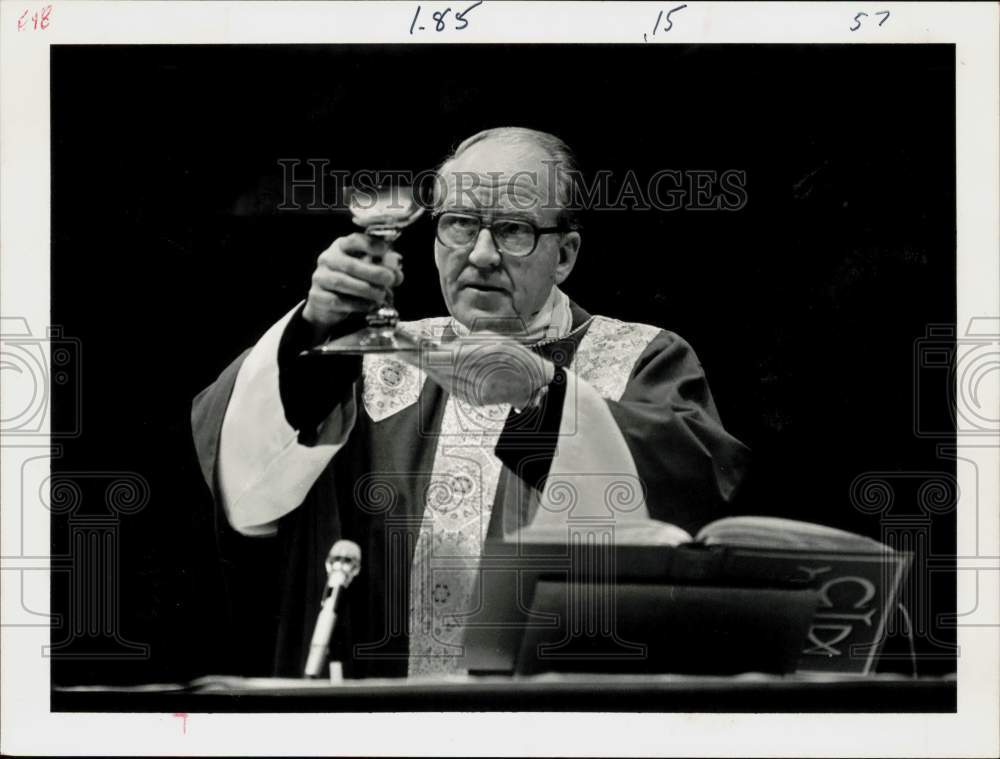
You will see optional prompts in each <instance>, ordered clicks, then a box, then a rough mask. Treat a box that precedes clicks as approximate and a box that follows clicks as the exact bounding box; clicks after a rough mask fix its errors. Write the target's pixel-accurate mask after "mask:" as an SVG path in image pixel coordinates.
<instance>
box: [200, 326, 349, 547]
mask: <svg viewBox="0 0 1000 759" xmlns="http://www.w3.org/2000/svg"><path fill="white" fill-rule="evenodd" d="M298 308H299V306H296V307H295V308H294V309H292V310H291V311H290V312H289V313H288V314H286V315H285V316H284V317H283V318H282V319H281V320H280V321H278V323H277V324H275V325H274V326H273V327H271V328H270V329H269V330H268V331H267V332H266V333H265V334H264V336H263V337H262V338H261V339H260V341H258V343H257V344H256V345H255V346H254V347H253V348H252V349H251V351H250V353H249V354H248V355H247V357H246V359H245V360H244V362H243V365H242V366H241V367H240V370H239V373H238V374H237V376H236V383H235V385H234V387H233V393H232V396H231V398H230V400H229V405H228V407H227V409H226V416H225V419H224V420H223V422H222V435H221V439H220V441H219V459H218V475H217V477H218V480H217V484H218V488H219V492H220V497H221V500H222V505H223V508H224V510H225V513H226V517H227V519H228V520H229V523H230V524H231V525H232V526H233V528H234V529H235V530H236V531H238V532H240V533H242V534H244V535H261V536H264V535H273V534H274V533H276V532H277V524H276V523H277V520H278V519H279V518H280V517H282V516H284V515H285V514H287V513H288V512H290V511H292V510H293V509H295V508H296V507H297V506H299V504H301V503H302V501H303V500H304V499H305V497H306V494H307V493H308V492H309V489H310V488H311V487H312V486H313V483H315V482H316V479H317V478H318V477H319V475H320V474H321V473H322V471H323V470H324V469H325V468H326V466H327V464H329V463H330V460H331V459H332V458H333V457H334V455H335V454H336V453H337V451H339V450H340V449H341V448H342V447H343V445H344V443H345V442H346V441H347V437H348V435H349V434H350V432H351V430H352V429H353V427H354V422H355V419H356V418H357V404H356V403H355V400H354V393H351V396H350V399H349V400H348V401H347V402H346V403H342V404H339V405H338V406H336V407H335V408H334V410H333V411H332V412H331V413H330V415H329V416H328V417H327V418H326V419H325V420H324V422H323V423H322V425H321V426H320V429H319V438H318V440H317V441H316V445H314V446H305V445H301V444H300V443H299V442H298V434H297V432H296V430H294V429H293V428H292V427H291V426H290V425H289V424H288V421H287V420H286V419H285V412H284V409H283V408H282V404H281V395H280V391H279V386H278V345H279V344H280V342H281V337H282V334H283V333H284V331H285V328H286V327H287V325H288V322H289V321H290V320H291V318H292V316H293V315H294V314H295V312H296V311H297V310H298Z"/></svg>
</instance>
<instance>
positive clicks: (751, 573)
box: [507, 516, 911, 674]
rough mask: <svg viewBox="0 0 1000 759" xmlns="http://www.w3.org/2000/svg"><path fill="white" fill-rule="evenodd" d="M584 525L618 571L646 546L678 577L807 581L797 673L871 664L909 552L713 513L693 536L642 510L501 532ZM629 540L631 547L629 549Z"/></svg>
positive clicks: (828, 531) (578, 530) (744, 582)
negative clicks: (807, 614)
mask: <svg viewBox="0 0 1000 759" xmlns="http://www.w3.org/2000/svg"><path fill="white" fill-rule="evenodd" d="M602 529H603V530H604V531H605V535H604V537H603V539H602V538H601V537H600V532H601V530H602ZM585 534H587V535H589V536H590V537H589V538H587V540H590V541H593V540H594V535H595V534H597V536H598V537H597V541H598V542H603V543H605V544H608V543H610V544H612V545H613V546H614V547H615V550H616V551H618V552H619V553H621V555H622V556H623V557H625V558H623V559H621V560H619V561H618V567H619V570H620V572H621V573H623V574H627V573H628V572H629V571H630V566H629V564H630V563H631V564H632V565H633V566H634V565H636V563H638V562H647V563H648V561H649V560H650V559H649V554H650V552H651V551H652V553H653V554H654V555H655V557H656V558H655V559H654V560H655V562H656V567H657V569H656V574H658V575H660V576H661V577H663V578H665V579H666V581H667V582H671V583H674V584H677V585H703V586H713V587H734V586H757V587H783V588H789V587H802V588H811V589H813V590H814V591H815V592H816V594H817V604H816V611H815V613H814V615H813V619H812V622H811V624H810V625H809V628H808V631H807V634H806V640H805V644H804V646H803V649H802V652H801V656H800V658H799V664H798V671H800V672H848V673H858V674H868V673H869V672H871V671H872V669H873V667H874V663H875V657H876V655H877V653H878V651H879V649H880V648H881V645H882V643H883V641H884V639H885V637H886V634H887V625H888V624H889V623H890V620H892V619H894V618H895V611H896V598H897V596H898V593H899V588H900V585H901V583H902V581H903V578H904V576H905V574H906V571H907V569H908V568H909V564H910V560H911V555H910V554H909V553H906V552H902V551H894V550H893V549H892V548H890V547H889V546H886V545H883V544H882V543H880V542H879V541H877V540H873V539H871V538H868V537H865V536H863V535H856V534H854V533H850V532H846V531H844V530H839V529H836V528H833V527H827V526H824V525H819V524H812V523H809V522H801V521H797V520H791V519H781V518H777V517H764V516H739V517H727V518H724V519H719V520H716V521H714V522H712V523H710V524H708V525H706V526H705V527H703V528H702V529H701V530H699V531H698V533H697V534H696V535H693V536H692V535H691V534H690V533H688V532H687V531H685V530H683V529H681V528H680V527H677V526H676V525H672V524H667V523H665V522H657V521H654V520H648V519H644V520H635V521H632V522H628V521H625V522H620V523H617V524H615V525H613V526H610V525H609V526H606V527H603V528H601V527H598V526H596V525H591V526H586V525H582V524H581V525H563V526H561V527H556V526H546V527H544V528H538V527H533V526H532V527H528V528H526V529H524V530H522V531H520V532H519V533H517V534H516V535H514V536H508V537H507V541H514V542H520V543H521V544H522V545H524V546H525V547H527V548H530V547H531V546H537V547H538V548H541V547H542V545H548V546H553V545H559V544H562V545H566V544H567V543H570V544H572V543H576V542H580V541H581V537H580V536H582V535H585ZM630 547H635V549H634V550H632V553H631V554H630V553H629V551H630ZM657 547H663V549H665V550H656V549H657ZM630 556H631V558H629V557H630Z"/></svg>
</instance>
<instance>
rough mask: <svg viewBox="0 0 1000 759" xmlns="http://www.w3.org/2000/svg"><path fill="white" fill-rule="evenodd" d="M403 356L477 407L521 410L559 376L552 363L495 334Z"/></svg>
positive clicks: (472, 336)
mask: <svg viewBox="0 0 1000 759" xmlns="http://www.w3.org/2000/svg"><path fill="white" fill-rule="evenodd" d="M399 356H400V358H402V359H403V360H405V361H407V362H408V363H410V364H412V365H413V366H415V367H417V368H419V369H421V370H423V371H424V372H425V373H426V374H427V376H428V377H430V378H431V379H432V380H433V381H434V382H436V383H437V384H438V385H440V386H441V387H442V388H444V389H445V390H446V391H447V392H449V393H451V394H452V395H454V396H455V397H457V398H459V399H460V400H463V401H465V402H467V403H471V404H472V405H474V406H488V405H493V404H500V403H509V404H510V405H511V406H513V407H514V408H516V409H523V408H524V407H525V406H527V405H528V403H529V402H530V401H531V399H532V398H533V397H534V395H535V393H537V392H538V391H539V390H540V389H541V388H542V387H545V386H546V385H548V384H549V383H550V382H551V381H552V377H553V376H554V374H555V365H554V364H553V363H552V362H551V361H548V360H547V359H544V358H542V357H541V356H539V355H538V354H537V353H533V352H532V351H530V350H528V349H527V348H525V347H524V346H523V345H521V343H519V342H517V341H516V340H513V339H511V338H510V337H506V336H504V335H500V334H497V333H495V332H476V333H473V334H471V335H468V336H467V337H460V338H458V339H456V340H452V341H450V342H448V343H445V344H443V345H440V346H436V347H433V348H425V349H423V350H421V351H419V352H412V353H408V352H403V353H400V354H399Z"/></svg>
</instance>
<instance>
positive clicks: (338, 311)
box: [302, 232, 403, 344]
mask: <svg viewBox="0 0 1000 759" xmlns="http://www.w3.org/2000/svg"><path fill="white" fill-rule="evenodd" d="M402 281H403V267H402V257H401V256H400V255H399V254H398V253H396V252H395V251H392V250H389V247H388V245H387V243H386V242H385V241H383V240H379V239H378V238H374V237H370V236H369V235H366V234H362V233H360V232H356V233H354V234H352V235H348V236H347V237H338V238H337V239H336V240H334V241H333V244H332V245H331V246H330V247H329V248H327V249H326V250H324V251H323V252H322V253H321V254H320V256H319V258H318V259H317V261H316V270H315V271H314V272H313V275H312V286H311V287H310V288H309V296H308V298H307V299H306V305H305V308H304V309H303V310H302V318H303V319H305V321H306V322H308V323H309V324H311V325H312V327H313V333H314V338H315V343H316V344H318V343H320V342H322V341H323V340H324V339H325V338H326V335H327V334H328V333H329V331H330V330H331V329H332V328H333V327H335V326H336V325H337V324H339V323H340V322H342V321H343V320H344V319H346V318H347V317H348V316H350V315H351V314H355V313H367V312H368V311H370V310H371V309H372V307H373V306H375V305H379V304H381V303H383V302H384V301H385V298H386V295H387V294H388V288H390V287H395V286H397V285H399V284H400V283H401V282H402Z"/></svg>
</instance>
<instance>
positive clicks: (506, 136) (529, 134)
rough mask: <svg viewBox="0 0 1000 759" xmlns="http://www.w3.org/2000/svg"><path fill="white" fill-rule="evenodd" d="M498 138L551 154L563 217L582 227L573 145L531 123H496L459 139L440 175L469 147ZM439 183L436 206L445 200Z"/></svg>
mask: <svg viewBox="0 0 1000 759" xmlns="http://www.w3.org/2000/svg"><path fill="white" fill-rule="evenodd" d="M488 140H494V141H496V142H500V143H503V144H505V145H511V146H515V147H523V146H527V147H533V148H538V149H540V150H541V151H542V152H543V153H545V154H546V155H547V156H548V160H547V161H546V164H547V165H550V166H551V167H552V169H553V171H554V172H555V177H556V182H555V185H556V201H557V202H558V203H559V206H560V212H559V216H560V221H561V222H562V223H564V224H565V225H566V227H567V228H569V229H580V227H581V224H580V218H579V213H578V209H577V207H576V204H575V199H576V196H577V191H578V188H579V184H580V167H579V165H578V163H577V160H576V156H575V155H574V154H573V151H572V150H570V148H569V145H567V144H566V143H565V142H563V141H562V140H561V139H559V138H558V137H556V136H555V135H554V134H549V133H548V132H541V131H539V130H537V129H528V128H527V127H494V128H493V129H484V130H483V131H482V132H478V133H476V134H474V135H472V136H471V137H467V138H466V139H464V140H462V142H460V143H459V145H458V147H456V148H455V149H454V150H453V151H452V152H451V155H449V156H448V157H447V158H445V159H444V160H443V161H442V162H441V164H440V165H439V166H438V168H437V172H436V174H437V177H438V178H442V177H443V176H444V169H445V167H446V166H447V165H448V164H449V163H451V162H452V161H454V160H455V159H456V158H458V157H459V156H461V155H462V154H463V153H465V152H466V151H467V150H468V149H469V148H471V147H472V146H474V145H478V144H479V143H481V142H486V141H488ZM437 188H438V183H437V182H435V183H434V189H435V196H437V197H435V207H438V206H439V203H440V201H441V198H440V196H438V192H437Z"/></svg>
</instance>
